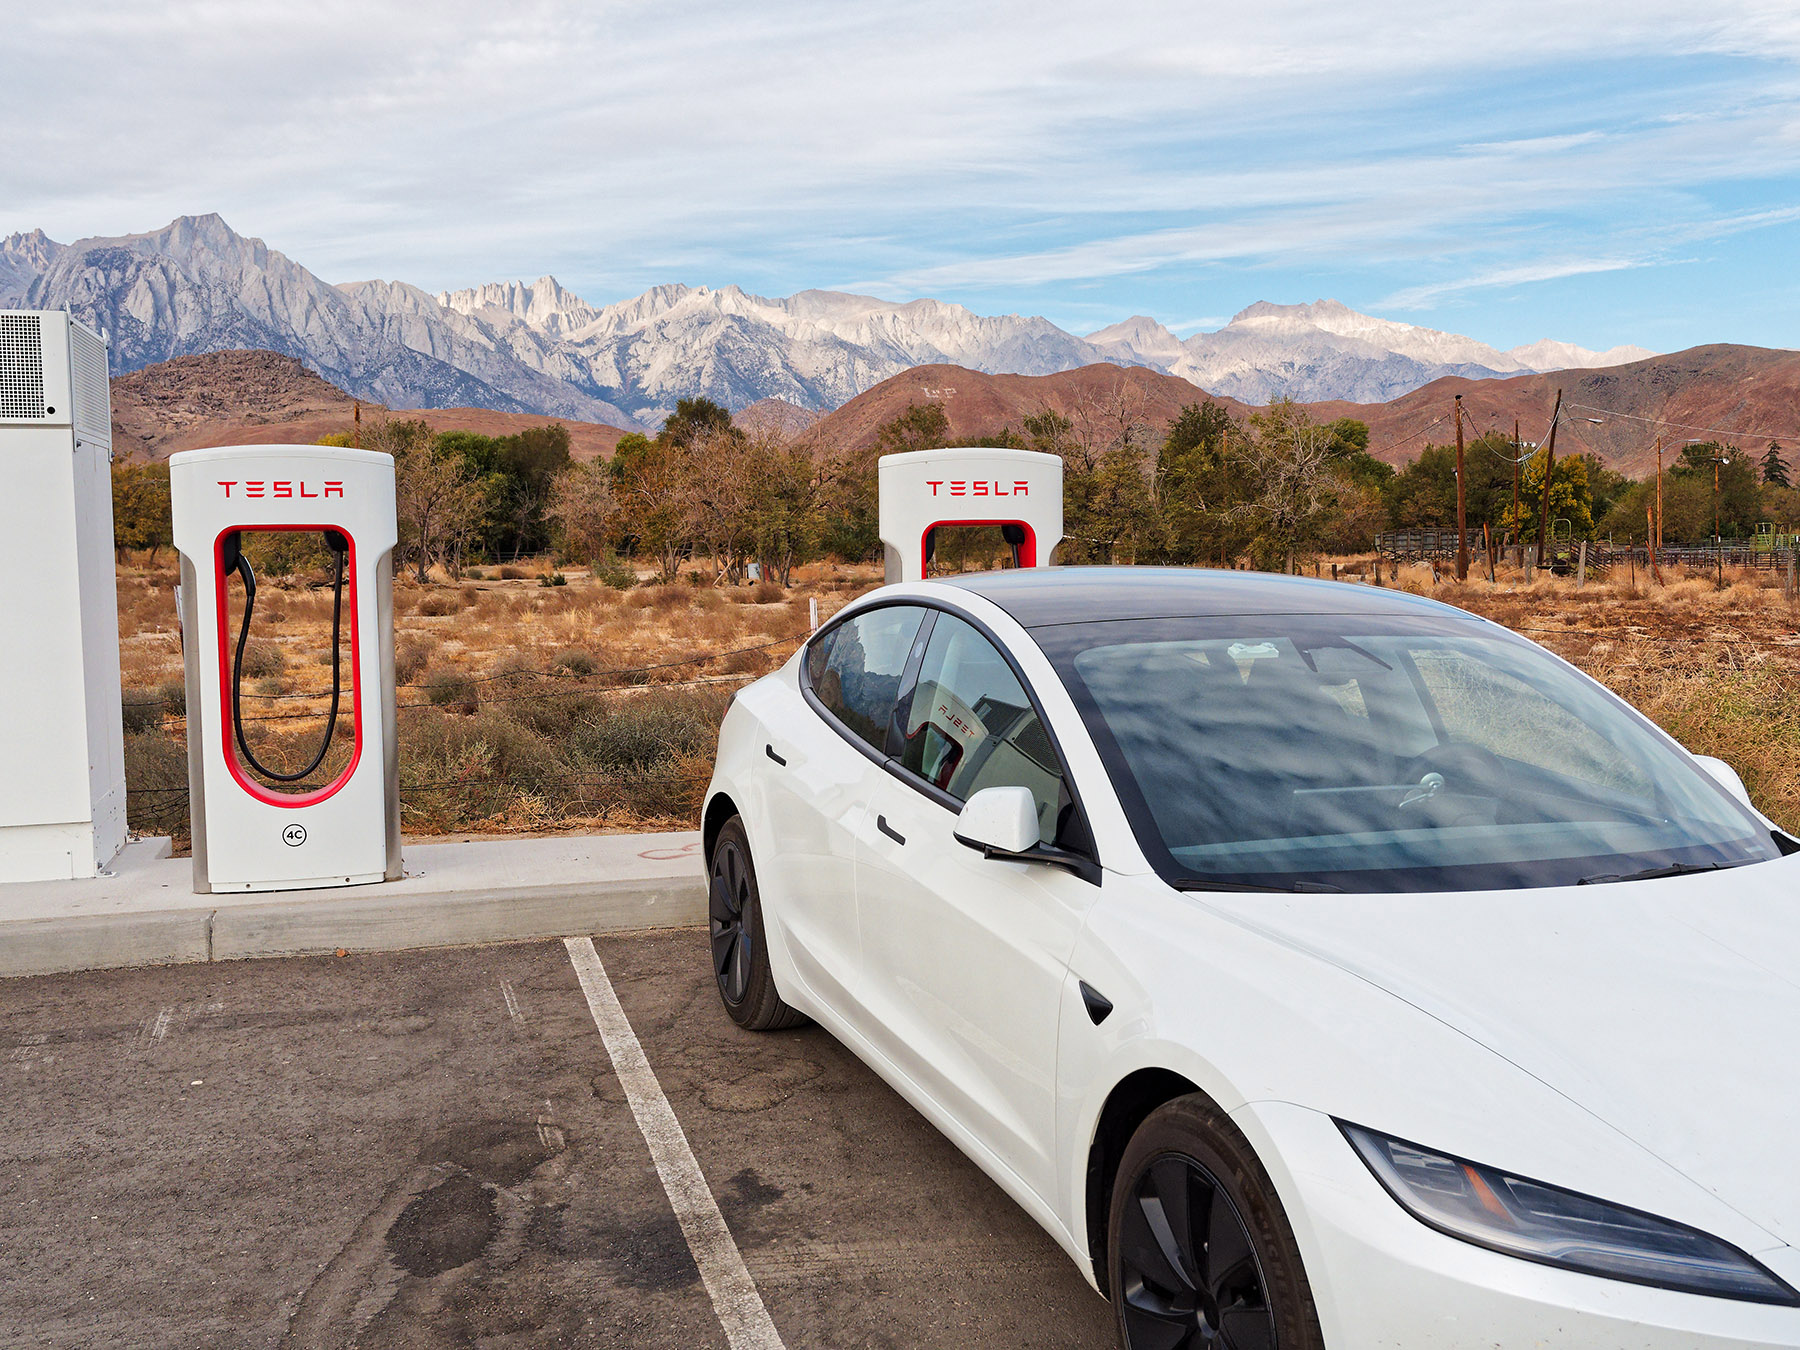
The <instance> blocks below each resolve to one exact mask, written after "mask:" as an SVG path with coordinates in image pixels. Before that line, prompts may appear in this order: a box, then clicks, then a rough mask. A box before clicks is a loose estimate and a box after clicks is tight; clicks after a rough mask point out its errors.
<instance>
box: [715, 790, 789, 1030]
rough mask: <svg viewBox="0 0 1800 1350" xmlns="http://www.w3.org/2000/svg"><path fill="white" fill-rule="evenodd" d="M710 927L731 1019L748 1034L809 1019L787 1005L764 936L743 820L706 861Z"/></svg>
mask: <svg viewBox="0 0 1800 1350" xmlns="http://www.w3.org/2000/svg"><path fill="white" fill-rule="evenodd" d="M706 874H707V879H708V880H707V913H708V923H707V928H708V930H709V932H710V934H711V937H712V963H713V980H714V983H715V984H716V985H717V986H718V990H719V1000H720V1002H722V1003H723V1004H724V1005H725V1011H726V1013H727V1014H728V1015H729V1016H730V1018H731V1020H732V1021H734V1022H736V1023H737V1024H738V1025H739V1026H740V1027H743V1028H744V1029H745V1030H746V1031H783V1030H785V1029H787V1028H788V1027H797V1026H799V1025H800V1024H801V1023H803V1022H805V1021H806V1015H805V1014H804V1013H801V1012H799V1011H798V1010H797V1009H794V1008H790V1007H789V1006H788V1005H787V1004H786V1003H784V1002H782V999H781V993H780V991H778V990H777V989H776V988H775V972H774V971H772V970H771V969H770V968H769V945H768V942H767V941H766V940H765V938H764V936H763V916H762V894H761V892H760V891H759V890H758V889H757V885H756V866H755V864H754V863H753V862H752V861H751V859H750V837H749V835H747V834H746V833H745V832H744V822H743V820H742V818H741V817H738V816H733V817H732V818H731V819H730V820H728V821H726V822H725V824H724V825H723V826H721V827H720V829H719V833H718V837H717V838H715V839H714V840H713V847H712V856H711V857H710V858H708V859H707V866H706Z"/></svg>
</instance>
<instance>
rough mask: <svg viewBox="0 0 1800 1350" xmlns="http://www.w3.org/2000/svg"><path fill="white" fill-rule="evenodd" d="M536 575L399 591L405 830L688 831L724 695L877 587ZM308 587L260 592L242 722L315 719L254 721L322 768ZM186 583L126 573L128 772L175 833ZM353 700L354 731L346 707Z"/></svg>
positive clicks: (827, 570) (823, 571) (868, 579)
mask: <svg viewBox="0 0 1800 1350" xmlns="http://www.w3.org/2000/svg"><path fill="white" fill-rule="evenodd" d="M165 564H166V559H165ZM542 570H543V569H541V568H537V567H524V566H519V567H511V566H509V567H506V568H501V569H499V570H498V572H497V573H496V572H488V573H485V574H484V577H483V579H479V580H478V579H476V578H475V577H474V575H473V574H471V575H469V576H468V577H467V578H466V579H465V580H464V581H462V582H460V583H453V582H451V581H450V579H449V578H447V577H446V578H442V579H441V580H438V581H434V582H433V583H432V584H428V585H424V586H421V585H419V584H417V583H416V582H414V581H413V580H412V579H411V578H410V577H401V578H397V579H396V581H395V600H394V613H395V616H396V617H395V629H396V633H395V643H394V667H395V678H396V681H397V682H398V684H399V685H400V686H401V687H400V689H399V691H398V702H399V703H400V705H401V708H402V712H401V716H400V761H401V782H402V797H403V800H404V804H405V822H406V827H407V829H408V830H409V831H413V832H421V833H433V832H438V831H462V830H470V829H479V830H483V831H498V832H506V831H512V830H530V831H542V830H546V829H587V830H592V829H650V828H680V827H685V826H687V825H691V824H692V823H693V822H694V820H695V818H696V814H697V812H698V810H699V804H700V801H699V798H700V793H701V791H702V790H703V788H704V787H705V783H706V778H707V776H708V774H709V772H710V765H711V755H712V747H713V743H714V741H715V740H716V737H717V733H718V722H719V718H720V717H722V716H723V715H724V709H725V705H726V703H727V701H728V699H729V695H730V692H731V691H732V690H734V689H736V688H738V687H740V686H741V685H742V684H743V683H744V681H745V680H746V679H749V678H754V677H755V676H758V675H761V674H764V673H766V672H768V671H770V670H773V669H775V668H776V667H777V666H778V665H780V664H781V663H782V662H783V661H785V660H786V659H787V658H788V657H789V656H790V655H791V654H792V653H793V651H794V650H795V647H796V645H797V643H796V642H795V641H793V640H792V639H795V638H798V637H799V636H802V635H804V634H805V633H806V631H807V628H808V604H809V601H810V600H811V599H813V598H815V597H816V598H817V599H818V601H819V611H820V615H821V617H822V618H823V617H825V616H828V615H830V614H833V613H835V612H836V611H837V610H838V609H839V608H841V607H842V606H843V605H844V604H846V603H847V602H848V601H849V600H850V599H852V598H853V597H854V596H855V595H857V594H860V593H861V592H862V591H863V590H865V589H867V588H868V587H870V586H872V585H875V584H877V582H878V581H879V577H878V574H877V572H876V571H875V569H872V568H859V569H844V568H833V567H831V566H829V565H828V566H823V567H817V568H811V569H802V570H801V573H800V574H799V575H798V576H797V577H796V579H795V585H794V586H793V587H792V588H791V589H787V590H784V589H783V588H781V587H780V586H777V585H775V584H774V583H772V582H764V583H761V584H759V585H757V586H754V587H748V586H746V587H731V588H721V587H713V586H699V587H696V586H692V585H689V584H687V583H685V582H683V583H678V584H675V585H667V586H663V585H634V586H630V587H627V588H623V589H621V587H620V586H619V585H618V583H619V581H620V580H621V578H620V577H619V576H618V575H617V574H616V569H603V570H601V572H600V574H599V575H593V574H590V573H589V572H588V571H586V570H583V569H575V568H569V569H565V570H564V575H565V577H566V578H567V584H566V585H563V586H550V587H546V586H540V585H539V584H538V580H537V578H538V576H539V574H540V572H541V571H542ZM503 577H504V578H505V579H501V578H503ZM310 580H311V583H315V584H309V579H308V578H297V579H285V578H269V579H265V580H264V582H263V589H262V590H261V591H259V599H258V604H257V615H256V622H255V633H254V635H253V636H252V639H251V642H250V644H249V647H248V649H247V651H246V654H245V672H244V673H245V680H244V710H245V713H246V714H247V715H248V716H250V717H259V716H260V717H271V716H276V715H279V716H281V717H283V718H284V719H285V718H286V715H287V714H293V713H299V714H308V715H307V716H301V717H297V718H293V719H291V720H280V721H268V722H260V723H257V724H256V725H255V726H253V727H252V728H251V739H252V743H253V745H254V746H255V747H256V752H257V754H258V756H259V758H262V759H263V760H264V761H265V762H266V763H270V764H272V765H277V766H284V767H298V766H299V765H301V764H304V762H305V761H306V760H307V759H309V758H310V757H311V750H312V748H313V747H314V746H316V745H317V743H318V736H319V733H320V731H321V730H322V721H323V714H324V713H325V711H326V708H327V706H328V701H329V696H330V689H331V667H330V650H329V648H330V632H331V591H330V588H329V585H328V582H327V579H326V578H324V577H322V576H321V577H319V578H313V579H310ZM174 582H175V574H174V570H173V569H172V568H170V567H168V566H167V565H165V566H163V567H160V568H157V569H155V570H147V569H134V568H129V567H127V568H122V569H121V570H120V572H119V595H120V615H119V620H120V640H121V648H120V650H121V661H122V666H123V670H124V684H125V686H126V689H127V693H126V697H125V701H126V702H128V703H131V704H132V705H133V706H132V707H131V708H130V709H129V710H128V712H127V716H128V718H129V719H130V725H131V727H132V731H133V734H132V736H131V737H130V738H129V742H128V745H127V758H128V770H127V771H128V778H129V780H130V782H131V783H132V784H133V786H135V787H138V788H140V789H142V790H141V791H140V792H139V793H137V794H136V795H134V798H133V802H132V808H131V809H132V812H133V814H132V822H133V825H134V826H135V827H138V828H155V829H159V830H162V831H164V832H174V833H176V834H178V835H180V834H185V833H186V818H185V803H183V802H181V801H180V799H179V795H178V793H177V792H175V791H174V789H177V788H179V787H181V786H183V785H185V783H186V770H185V767H181V769H180V772H179V773H176V772H175V771H174V770H175V767H177V763H176V761H177V760H179V759H180V756H181V755H182V754H183V753H184V752H183V751H182V750H181V744H180V742H181V738H182V737H183V735H184V733H185V721H184V712H185V709H184V706H183V702H182V671H181V647H180V640H179V635H178V634H177V632H176V627H175V612H174V601H173V594H172V588H173V585H174ZM238 613H239V611H238V610H237V609H236V608H234V609H233V611H232V624H233V631H235V625H236V623H237V621H238ZM277 613H279V615H280V620H281V622H280V624H279V627H278V626H277V624H276V622H275V617H276V615H277ZM746 648H748V649H750V650H743V649H746ZM695 658H702V659H695ZM277 696H281V697H279V698H277ZM344 707H345V714H344V716H345V718H346V723H345V724H347V718H348V709H349V700H348V697H347V696H346V699H345V704H344ZM171 746H173V747H174V754H175V758H174V759H172V758H171V753H170V747H171ZM622 747H623V748H622ZM633 747H635V748H633ZM180 764H181V765H183V766H184V765H185V760H180ZM334 765H335V760H334V761H331V762H328V764H327V768H326V771H325V772H326V773H329V771H330V770H331V769H332V768H333V767H334ZM152 789H154V791H152Z"/></svg>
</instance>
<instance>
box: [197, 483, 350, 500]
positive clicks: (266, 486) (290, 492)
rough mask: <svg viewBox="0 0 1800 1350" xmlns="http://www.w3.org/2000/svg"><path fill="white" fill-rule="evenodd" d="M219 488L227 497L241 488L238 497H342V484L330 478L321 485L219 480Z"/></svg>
mask: <svg viewBox="0 0 1800 1350" xmlns="http://www.w3.org/2000/svg"><path fill="white" fill-rule="evenodd" d="M219 486H220V487H222V488H224V489H225V495H226V496H227V497H229V496H230V495H231V489H233V488H242V489H243V491H242V492H241V493H240V494H239V495H240V496H244V497H341V496H343V495H344V485H343V483H342V482H340V481H337V480H334V479H330V478H327V479H326V480H325V481H324V483H322V484H319V483H308V482H307V481H306V480H305V479H288V480H285V481H271V480H269V479H255V480H251V481H244V480H242V479H237V478H234V479H232V480H231V481H230V482H229V483H228V482H226V481H225V480H224V479H223V478H221V479H220V480H219ZM315 487H323V488H324V489H325V490H324V491H323V492H314V491H313V488H315Z"/></svg>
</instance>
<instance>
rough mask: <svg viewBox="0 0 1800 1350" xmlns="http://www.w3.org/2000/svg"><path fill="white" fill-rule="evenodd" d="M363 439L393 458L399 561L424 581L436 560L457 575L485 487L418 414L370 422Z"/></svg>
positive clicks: (473, 531)
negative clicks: (415, 416)
mask: <svg viewBox="0 0 1800 1350" xmlns="http://www.w3.org/2000/svg"><path fill="white" fill-rule="evenodd" d="M363 443H364V445H365V446H367V448H369V449H371V450H381V451H385V452H386V453H388V454H390V455H392V456H393V457H394V505H395V514H396V516H397V523H398V525H399V531H400V542H399V544H398V546H397V547H396V549H395V554H396V559H397V561H398V562H400V564H401V565H402V566H410V567H411V568H412V571H413V576H414V577H415V578H417V579H418V580H419V581H420V582H421V583H422V582H424V581H426V580H428V579H429V577H430V572H431V568H432V566H433V565H434V564H436V565H439V566H442V567H444V568H445V569H446V570H448V571H449V572H450V574H451V575H452V576H455V575H458V574H459V573H460V572H461V570H462V564H463V560H464V559H465V558H466V557H467V554H468V549H469V546H470V543H471V541H472V540H473V538H474V537H475V534H476V531H477V530H478V528H479V526H480V523H481V519H482V512H483V506H484V501H483V493H482V485H481V484H480V482H479V481H477V480H476V479H474V478H473V477H471V476H470V474H469V473H468V470H467V466H466V465H465V463H464V461H463V458H462V456H461V455H460V454H458V453H456V452H455V451H454V450H452V449H448V448H446V447H445V445H444V442H443V438H440V437H437V436H434V435H433V434H432V430H431V428H430V427H429V426H428V425H426V423H425V422H424V421H422V420H419V419H417V418H389V419H387V420H386V421H381V422H375V423H372V424H370V425H368V426H367V427H365V429H364V432H363Z"/></svg>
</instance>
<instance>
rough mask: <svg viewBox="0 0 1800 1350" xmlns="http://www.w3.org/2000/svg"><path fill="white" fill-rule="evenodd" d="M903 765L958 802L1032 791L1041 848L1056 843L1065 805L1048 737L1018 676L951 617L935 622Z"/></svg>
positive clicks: (974, 632)
mask: <svg viewBox="0 0 1800 1350" xmlns="http://www.w3.org/2000/svg"><path fill="white" fill-rule="evenodd" d="M900 762H901V763H902V764H903V765H904V766H905V767H906V768H908V769H910V770H911V771H912V772H913V773H915V774H917V775H918V776H919V777H921V778H923V779H924V780H925V781H926V782H928V783H930V784H931V785H932V786H933V787H936V788H939V789H941V790H942V791H944V792H947V793H949V794H950V795H951V796H952V797H955V798H956V799H957V800H958V801H967V800H968V799H969V798H970V797H972V796H974V795H975V794H976V793H977V792H979V791H981V789H983V788H989V787H1023V788H1029V789H1030V790H1031V795H1032V797H1033V798H1034V799H1036V801H1037V808H1038V834H1039V837H1040V838H1041V839H1042V840H1044V841H1045V842H1052V841H1054V840H1055V839H1056V837H1057V834H1058V827H1059V825H1060V824H1061V815H1062V813H1063V811H1064V809H1065V808H1066V807H1068V805H1069V802H1070V798H1069V795H1068V793H1067V792H1066V791H1065V788H1064V784H1063V777H1062V768H1061V766H1060V764H1059V763H1058V760H1057V757H1056V751H1055V750H1054V749H1053V748H1052V746H1051V744H1050V736H1049V733H1048V732H1047V731H1046V730H1045V729H1044V724H1043V722H1042V720H1041V719H1040V718H1039V717H1038V715H1037V712H1036V710H1035V709H1033V707H1032V706H1031V699H1030V698H1029V697H1027V695H1026V693H1025V689H1024V686H1022V685H1021V684H1020V683H1019V678H1018V676H1016V675H1014V674H1013V671H1012V667H1011V666H1009V665H1007V663H1006V659H1005V658H1004V657H1002V656H1001V655H1000V653H999V651H998V650H996V649H995V647H994V645H993V643H991V642H989V641H988V640H987V638H985V637H983V636H982V634H981V633H980V632H979V631H978V630H977V629H976V628H975V627H974V626H973V625H971V624H968V623H965V622H964V621H963V620H961V619H959V618H957V617H956V616H955V615H952V614H939V615H938V618H937V623H936V624H935V625H934V626H933V628H932V630H931V641H930V642H929V643H928V644H927V645H926V648H925V657H924V660H923V661H922V662H921V663H920V666H919V676H918V680H917V682H916V684H915V685H914V688H913V695H912V703H911V705H910V707H909V708H908V711H907V717H906V744H905V746H904V748H903V749H902V751H901V754H900Z"/></svg>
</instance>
